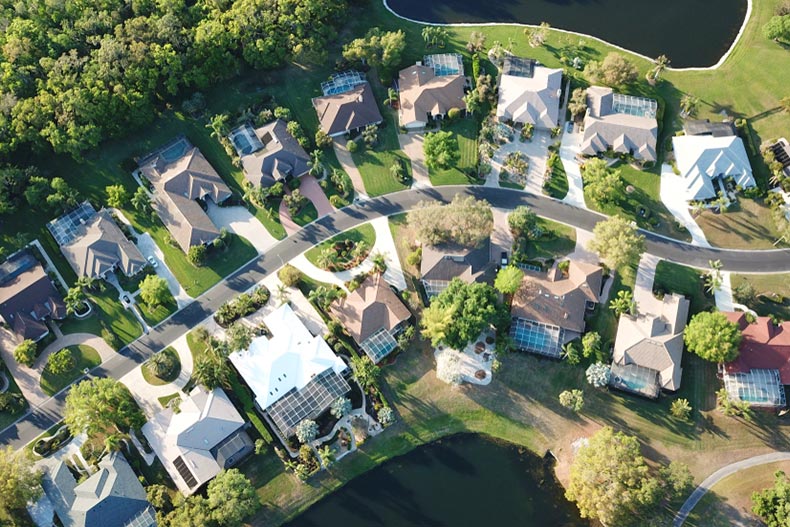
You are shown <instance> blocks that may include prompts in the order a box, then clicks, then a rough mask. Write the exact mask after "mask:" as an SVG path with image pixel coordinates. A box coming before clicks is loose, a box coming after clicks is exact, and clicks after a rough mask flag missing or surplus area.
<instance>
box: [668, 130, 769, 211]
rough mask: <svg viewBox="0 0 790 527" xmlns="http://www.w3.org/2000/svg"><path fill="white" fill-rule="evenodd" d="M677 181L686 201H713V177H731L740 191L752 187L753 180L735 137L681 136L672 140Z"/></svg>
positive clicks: (750, 168)
mask: <svg viewBox="0 0 790 527" xmlns="http://www.w3.org/2000/svg"><path fill="white" fill-rule="evenodd" d="M672 146H673V148H674V150H675V160H676V162H677V167H678V170H679V171H680V177H681V178H683V181H684V182H685V186H686V188H685V193H686V199H687V200H703V199H712V198H715V197H716V194H717V187H715V186H714V185H713V180H714V179H715V178H716V177H719V176H721V177H725V178H726V177H730V176H731V177H733V178H735V184H736V185H739V186H741V187H753V186H754V185H755V183H754V176H753V175H752V167H751V165H750V164H749V158H748V156H747V155H746V148H744V146H743V141H742V140H741V138H740V137H736V136H734V135H731V136H724V137H714V136H712V135H682V136H678V137H673V138H672Z"/></svg>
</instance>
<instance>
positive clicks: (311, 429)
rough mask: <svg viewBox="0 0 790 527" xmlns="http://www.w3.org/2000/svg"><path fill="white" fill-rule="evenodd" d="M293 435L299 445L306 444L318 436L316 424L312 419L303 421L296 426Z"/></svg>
mask: <svg viewBox="0 0 790 527" xmlns="http://www.w3.org/2000/svg"><path fill="white" fill-rule="evenodd" d="M294 433H295V434H296V439H298V440H299V442H300V443H305V444H307V443H309V442H310V441H312V440H314V439H315V438H316V437H317V436H318V424H317V423H316V422H315V421H313V420H312V419H305V420H303V421H300V422H299V424H298V425H296V428H295V429H294Z"/></svg>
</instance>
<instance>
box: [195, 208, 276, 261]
mask: <svg viewBox="0 0 790 527" xmlns="http://www.w3.org/2000/svg"><path fill="white" fill-rule="evenodd" d="M207 203H208V210H207V211H206V212H207V213H208V217H209V218H211V221H213V222H214V225H216V226H217V227H218V228H222V227H224V228H226V229H228V231H230V232H232V233H233V234H237V235H239V236H241V237H242V238H245V239H246V240H248V241H249V242H250V243H251V244H252V246H253V247H255V250H256V251H258V254H263V253H264V252H266V250H267V249H268V248H269V247H271V246H272V245H274V244H275V243H277V241H278V240H277V238H275V237H274V236H272V235H271V234H269V231H267V230H266V227H264V226H263V224H262V223H261V222H260V221H258V219H257V218H256V217H255V216H253V215H252V214H250V211H249V210H247V208H246V207H218V206H216V205H215V204H214V202H212V201H210V200H207Z"/></svg>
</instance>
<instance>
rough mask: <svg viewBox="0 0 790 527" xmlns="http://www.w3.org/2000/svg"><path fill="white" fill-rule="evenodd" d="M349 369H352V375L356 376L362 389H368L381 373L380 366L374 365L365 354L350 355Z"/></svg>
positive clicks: (373, 384) (374, 383)
mask: <svg viewBox="0 0 790 527" xmlns="http://www.w3.org/2000/svg"><path fill="white" fill-rule="evenodd" d="M351 369H352V370H353V371H354V377H356V379H357V382H359V385H360V386H362V389H363V390H368V389H370V388H372V387H373V386H375V385H376V382H377V381H378V378H379V376H380V375H381V368H379V367H378V366H376V365H375V364H374V363H373V361H372V360H370V359H369V358H368V357H367V355H365V356H356V355H355V356H353V357H351Z"/></svg>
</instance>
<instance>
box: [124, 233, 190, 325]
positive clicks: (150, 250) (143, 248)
mask: <svg viewBox="0 0 790 527" xmlns="http://www.w3.org/2000/svg"><path fill="white" fill-rule="evenodd" d="M137 248H138V249H140V252H141V253H143V256H145V257H146V258H148V257H149V256H153V257H154V259H155V260H156V262H157V264H158V265H157V266H156V268H155V269H154V271H156V274H157V275H159V276H161V277H162V278H164V279H165V280H167V288H168V289H170V293H171V294H172V295H173V298H175V299H176V304H178V308H179V309H181V308H182V307H184V306H186V305H187V304H189V303H190V302H191V301H192V297H191V296H189V295H188V294H187V292H186V291H185V290H184V288H183V287H181V284H180V283H178V280H177V279H176V277H175V276H173V273H171V272H170V269H168V267H167V264H166V263H165V255H164V254H163V253H162V250H161V249H160V248H159V246H157V245H156V242H154V240H153V238H151V235H150V234H148V233H147V232H146V233H144V234H140V235H138V236H137Z"/></svg>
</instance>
